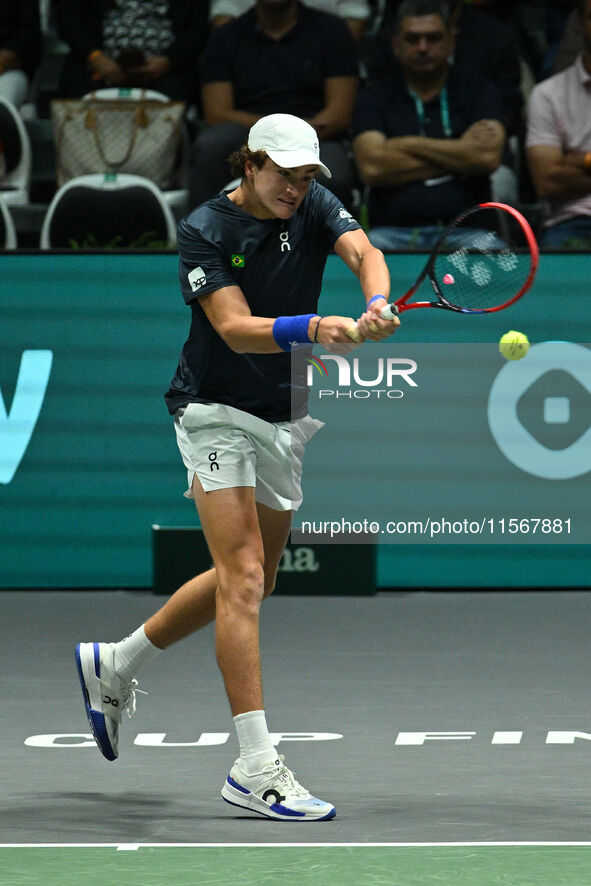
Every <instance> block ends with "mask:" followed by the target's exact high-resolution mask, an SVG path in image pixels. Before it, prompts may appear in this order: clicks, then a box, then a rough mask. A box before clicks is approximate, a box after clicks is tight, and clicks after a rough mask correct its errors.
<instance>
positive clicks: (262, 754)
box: [234, 711, 277, 775]
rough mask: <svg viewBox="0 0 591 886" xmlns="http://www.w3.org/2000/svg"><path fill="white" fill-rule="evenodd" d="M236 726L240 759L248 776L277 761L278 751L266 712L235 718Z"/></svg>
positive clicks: (254, 712) (251, 713)
mask: <svg viewBox="0 0 591 886" xmlns="http://www.w3.org/2000/svg"><path fill="white" fill-rule="evenodd" d="M234 725H235V726H236V732H237V733H238V741H239V743H240V758H241V759H242V761H243V763H244V769H245V771H246V774H247V775H254V774H255V773H256V772H260V771H261V770H262V768H263V766H264V765H265V763H269V762H270V761H271V760H276V759H277V751H276V750H275V747H274V745H273V742H272V741H271V736H270V735H269V730H268V729H267V720H266V718H265V712H264V711H247V713H246V714H238V716H237V717H234Z"/></svg>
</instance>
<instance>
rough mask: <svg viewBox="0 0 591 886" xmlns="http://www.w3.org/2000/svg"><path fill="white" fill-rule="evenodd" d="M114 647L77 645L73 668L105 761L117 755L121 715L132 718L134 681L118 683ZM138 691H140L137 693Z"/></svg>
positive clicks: (109, 645) (89, 644)
mask: <svg viewBox="0 0 591 886" xmlns="http://www.w3.org/2000/svg"><path fill="white" fill-rule="evenodd" d="M114 650H115V643H79V644H78V646H76V664H77V666H78V676H79V678H80V685H81V687H82V695H83V697H84V705H85V707H86V716H87V717H88V722H89V723H90V728H91V730H92V734H93V736H94V740H95V741H96V743H97V745H98V747H99V750H100V751H101V753H102V754H103V756H105V757H106V758H107V760H116V759H117V756H118V754H119V723H120V722H121V715H122V713H123V711H127V714H128V716H129V717H133V715H134V714H135V693H136V688H137V680H132V681H131V682H128V681H126V680H122V679H121V678H120V677H119V676H117V674H116V673H115V670H114V668H113V656H114ZM138 691H141V690H138Z"/></svg>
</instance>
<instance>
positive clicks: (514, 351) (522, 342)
mask: <svg viewBox="0 0 591 886" xmlns="http://www.w3.org/2000/svg"><path fill="white" fill-rule="evenodd" d="M499 351H500V352H501V354H502V355H503V357H505V359H507V360H521V358H522V357H525V355H526V354H527V352H528V351H529V341H528V338H527V335H524V334H523V332H516V331H515V330H514V329H511V330H510V331H509V332H506V333H505V335H504V336H503V337H502V338H501V340H500V342H499Z"/></svg>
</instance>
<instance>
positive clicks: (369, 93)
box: [353, 68, 503, 227]
mask: <svg viewBox="0 0 591 886" xmlns="http://www.w3.org/2000/svg"><path fill="white" fill-rule="evenodd" d="M447 101H448V107H449V117H450V125H451V136H450V137H451V138H459V137H460V136H461V135H462V134H463V133H464V132H465V131H466V130H467V129H468V127H469V126H471V125H472V124H473V123H476V122H477V121H478V120H484V119H490V120H499V121H500V122H502V120H503V102H502V97H501V94H500V92H499V90H498V89H497V88H496V86H495V85H494V84H493V83H491V82H490V81H488V80H485V79H484V78H481V77H478V76H474V77H470V78H467V77H464V76H463V75H462V74H460V73H459V72H458V71H457V70H456V69H455V68H451V69H450V74H449V78H448V81H447ZM424 115H425V116H424V132H423V133H422V134H423V135H425V136H427V137H428V138H444V137H445V132H444V127H443V122H442V113H441V103H440V98H439V97H437V98H435V99H434V100H433V101H430V102H427V103H425V105H424ZM370 130H375V131H377V132H382V133H384V135H385V136H386V137H387V138H394V137H396V136H403V135H419V133H420V123H419V118H418V114H417V108H416V104H415V101H414V99H413V97H412V96H411V95H410V93H409V92H408V90H407V88H406V83H405V81H404V79H403V78H402V76H400V75H399V76H392V77H389V78H387V79H386V78H385V79H383V80H379V81H376V82H374V83H371V84H370V85H368V86H366V87H365V89H363V90H362V92H361V93H360V94H359V96H358V98H357V102H356V104H355V112H354V117H353V137H355V136H357V135H360V134H361V133H362V132H368V131H370ZM490 193H491V192H490V179H489V177H488V176H487V175H480V176H464V177H460V176H456V175H450V176H446V177H445V180H443V181H441V182H440V183H437V184H425V183H424V182H422V181H415V182H409V183H408V184H405V185H400V186H397V187H373V188H371V190H370V193H369V199H368V214H369V221H370V224H371V226H372V227H377V226H379V225H398V226H404V227H413V226H416V227H420V226H423V225H436V224H438V223H440V222H441V223H444V224H446V223H447V222H450V221H451V220H452V219H453V218H455V216H456V215H458V213H460V212H462V211H463V210H464V209H466V208H467V207H468V206H471V205H473V204H475V203H481V202H483V201H485V200H489V199H490Z"/></svg>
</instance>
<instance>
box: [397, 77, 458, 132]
mask: <svg viewBox="0 0 591 886" xmlns="http://www.w3.org/2000/svg"><path fill="white" fill-rule="evenodd" d="M408 92H409V94H410V95H411V96H412V98H413V99H414V103H415V108H416V109H417V117H418V120H419V135H425V106H424V104H423V100H422V99H421V98H420V97H419V96H418V95H417V94H416V92H413V90H412V89H409V90H408ZM439 113H440V115H441V126H442V127H443V134H444V135H445V137H446V138H451V136H452V131H451V122H450V119H449V105H448V103H447V86H444V87H443V89H442V90H441V92H440V93H439Z"/></svg>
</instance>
